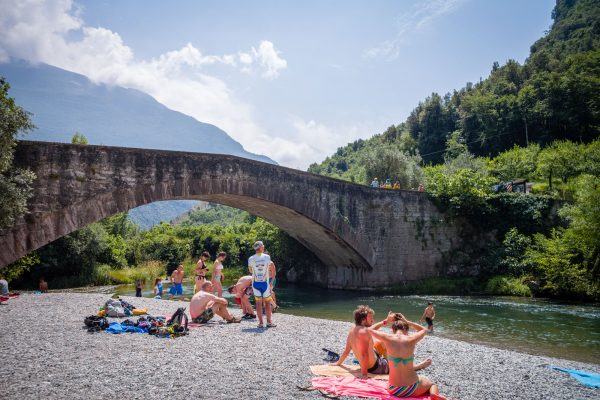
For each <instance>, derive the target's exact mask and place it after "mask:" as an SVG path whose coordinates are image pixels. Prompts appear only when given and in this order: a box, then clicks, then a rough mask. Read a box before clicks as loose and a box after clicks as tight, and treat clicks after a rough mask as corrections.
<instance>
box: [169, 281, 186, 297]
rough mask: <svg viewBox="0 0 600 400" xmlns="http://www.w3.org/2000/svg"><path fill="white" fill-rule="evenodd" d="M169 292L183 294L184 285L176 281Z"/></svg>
mask: <svg viewBox="0 0 600 400" xmlns="http://www.w3.org/2000/svg"><path fill="white" fill-rule="evenodd" d="M169 293H171V294H172V295H173V296H181V295H182V294H183V285H182V284H181V283H174V284H173V286H171V289H169Z"/></svg>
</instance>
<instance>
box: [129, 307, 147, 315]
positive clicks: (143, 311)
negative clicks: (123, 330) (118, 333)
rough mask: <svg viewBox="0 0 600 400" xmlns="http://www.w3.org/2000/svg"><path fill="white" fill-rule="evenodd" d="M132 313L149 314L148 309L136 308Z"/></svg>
mask: <svg viewBox="0 0 600 400" xmlns="http://www.w3.org/2000/svg"><path fill="white" fill-rule="evenodd" d="M132 311H133V315H144V314H148V309H147V308H134V309H133V310H132Z"/></svg>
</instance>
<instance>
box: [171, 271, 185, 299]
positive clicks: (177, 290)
mask: <svg viewBox="0 0 600 400" xmlns="http://www.w3.org/2000/svg"><path fill="white" fill-rule="evenodd" d="M184 275H185V272H183V265H181V264H179V266H178V267H177V269H176V270H175V271H173V273H172V274H171V278H170V281H171V289H169V298H170V299H171V298H173V296H182V295H183V284H182V282H183V276H184Z"/></svg>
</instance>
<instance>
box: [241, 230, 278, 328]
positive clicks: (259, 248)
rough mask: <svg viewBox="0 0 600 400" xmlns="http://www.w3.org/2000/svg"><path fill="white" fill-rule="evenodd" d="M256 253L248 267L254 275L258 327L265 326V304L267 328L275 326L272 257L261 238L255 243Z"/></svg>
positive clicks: (253, 287) (249, 261)
mask: <svg viewBox="0 0 600 400" xmlns="http://www.w3.org/2000/svg"><path fill="white" fill-rule="evenodd" d="M253 247H254V250H255V251H256V254H255V255H253V256H251V257H250V258H249V259H248V269H249V270H250V275H252V290H253V292H254V300H255V301H256V314H257V316H258V327H259V328H264V324H263V304H264V306H265V313H266V314H267V328H274V327H276V326H277V325H275V324H274V323H273V322H272V321H271V315H272V313H271V287H270V285H269V272H270V269H271V264H272V262H271V257H270V256H269V255H268V254H265V245H264V244H263V242H261V241H260V240H259V241H257V242H256V243H254V246H253Z"/></svg>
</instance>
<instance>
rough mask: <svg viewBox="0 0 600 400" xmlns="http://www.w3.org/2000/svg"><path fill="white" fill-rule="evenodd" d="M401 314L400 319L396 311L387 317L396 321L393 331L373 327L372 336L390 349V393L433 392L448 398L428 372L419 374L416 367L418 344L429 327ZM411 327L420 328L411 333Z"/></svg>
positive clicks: (400, 394) (436, 395)
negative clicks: (442, 393)
mask: <svg viewBox="0 0 600 400" xmlns="http://www.w3.org/2000/svg"><path fill="white" fill-rule="evenodd" d="M397 315H398V316H399V317H400V320H398V321H394V319H395V318H394V314H392V313H390V314H389V315H388V319H387V321H388V323H391V324H392V332H393V333H392V334H389V333H384V332H381V331H378V330H375V329H372V328H369V333H370V334H371V336H373V337H374V338H376V339H379V340H381V341H382V342H383V343H384V345H385V347H386V349H387V351H388V361H389V368H390V378H389V383H388V385H389V387H388V391H389V393H390V395H392V396H396V397H416V396H421V395H427V394H429V395H430V396H431V398H432V399H434V400H436V399H439V400H445V399H446V398H445V397H443V396H440V395H439V391H438V387H437V385H434V384H433V383H432V382H431V380H429V378H427V377H426V376H423V375H420V376H419V375H417V373H416V372H415V370H414V366H413V360H414V358H415V356H414V354H415V346H416V345H417V343H418V342H419V341H420V340H421V339H423V338H424V337H425V335H426V334H427V329H425V328H423V327H422V326H421V325H419V324H416V323H414V322H410V321H408V320H407V319H406V318H404V316H403V315H402V314H397ZM409 327H410V328H413V329H414V330H416V331H417V332H416V333H414V334H412V335H409V334H408V329H409Z"/></svg>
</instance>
